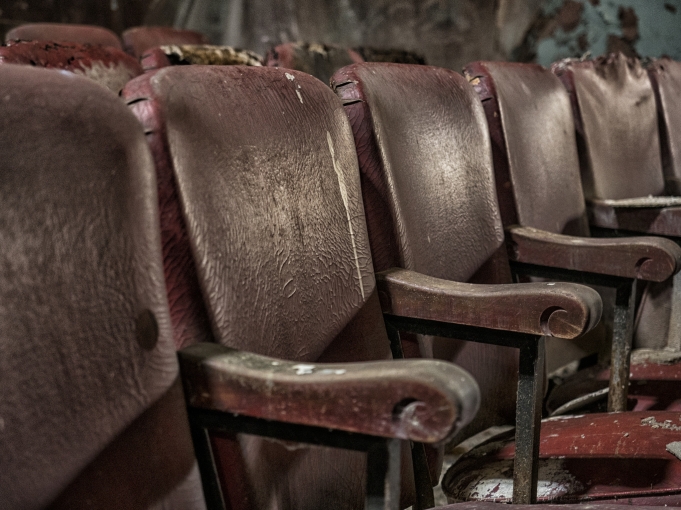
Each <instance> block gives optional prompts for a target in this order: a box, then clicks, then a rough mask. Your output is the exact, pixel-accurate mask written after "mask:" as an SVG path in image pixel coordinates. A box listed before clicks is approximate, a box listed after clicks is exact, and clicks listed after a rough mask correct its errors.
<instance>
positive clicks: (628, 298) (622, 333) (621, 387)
mask: <svg viewBox="0 0 681 510" xmlns="http://www.w3.org/2000/svg"><path fill="white" fill-rule="evenodd" d="M635 301H636V280H630V281H628V282H626V283H622V284H621V285H619V286H618V287H617V294H616V297H615V318H614V326H613V332H612V355H611V360H610V392H609V394H608V412H611V413H612V412H623V411H626V410H627V396H628V394H629V367H630V362H631V342H632V337H633V334H634V308H635V305H636V303H635Z"/></svg>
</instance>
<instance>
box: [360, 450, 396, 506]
mask: <svg viewBox="0 0 681 510" xmlns="http://www.w3.org/2000/svg"><path fill="white" fill-rule="evenodd" d="M400 443H401V441H400V440H399V439H385V440H384V441H377V442H376V443H375V444H374V445H372V446H371V447H369V450H368V451H367V489H366V491H367V494H366V500H365V503H364V508H365V510H393V509H395V510H396V509H398V508H399V505H400Z"/></svg>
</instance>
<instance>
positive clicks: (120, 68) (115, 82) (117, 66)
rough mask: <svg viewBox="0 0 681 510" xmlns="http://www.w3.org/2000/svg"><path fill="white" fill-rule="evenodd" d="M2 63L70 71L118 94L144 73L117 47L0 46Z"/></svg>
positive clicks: (26, 43)
mask: <svg viewBox="0 0 681 510" xmlns="http://www.w3.org/2000/svg"><path fill="white" fill-rule="evenodd" d="M0 64H23V65H31V66H35V67H45V68H48V69H59V70H64V71H70V72H72V73H75V74H79V75H82V76H86V77H88V78H90V79H91V80H93V81H95V82H97V83H99V84H100V85H103V86H104V87H106V88H108V89H109V90H111V91H112V92H114V93H115V94H118V93H119V92H120V90H121V89H122V88H123V85H125V84H126V83H127V82H129V81H130V80H131V79H132V78H134V77H135V76H139V75H140V74H142V72H143V71H142V67H141V66H140V64H139V62H137V60H135V59H134V58H133V57H131V56H130V55H128V54H126V53H123V52H122V51H121V50H117V49H115V48H107V47H105V46H97V45H89V44H76V43H56V42H46V41H31V42H29V41H19V42H11V43H8V44H7V45H6V46H0Z"/></svg>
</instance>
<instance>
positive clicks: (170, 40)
mask: <svg viewBox="0 0 681 510" xmlns="http://www.w3.org/2000/svg"><path fill="white" fill-rule="evenodd" d="M121 38H122V39H123V47H124V48H125V51H127V52H128V53H130V54H131V55H133V56H134V57H137V58H141V57H142V55H144V52H145V51H147V50H148V49H151V48H155V47H156V46H164V45H168V44H208V38H207V37H206V36H205V35H203V34H202V33H200V32H196V31H194V30H180V29H178V28H172V27H133V28H129V29H127V30H126V31H124V32H123V34H122V35H121Z"/></svg>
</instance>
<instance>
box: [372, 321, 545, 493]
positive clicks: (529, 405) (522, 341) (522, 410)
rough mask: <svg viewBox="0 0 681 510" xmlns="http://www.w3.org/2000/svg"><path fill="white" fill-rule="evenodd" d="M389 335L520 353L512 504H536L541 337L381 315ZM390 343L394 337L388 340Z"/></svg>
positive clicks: (541, 371)
mask: <svg viewBox="0 0 681 510" xmlns="http://www.w3.org/2000/svg"><path fill="white" fill-rule="evenodd" d="M384 319H385V322H386V326H387V328H388V334H389V335H395V332H397V338H399V332H400V331H404V332H409V333H416V334H423V335H433V336H441V337H445V338H456V339H459V340H466V341H470V342H480V343H487V344H493V345H501V346H504V347H514V348H516V349H519V350H520V365H519V370H518V372H519V373H518V394H517V399H518V400H517V405H516V436H515V441H516V455H515V461H514V464H513V504H533V503H536V502H537V483H538V466H539V431H540V429H541V408H542V400H543V396H544V391H543V390H544V351H545V340H544V337H541V336H537V335H530V334H526V333H513V332H507V331H502V330H493V329H485V328H477V327H473V326H461V325H456V324H450V323H444V322H438V321H431V320H426V319H413V318H407V317H400V316H396V315H387V314H384ZM390 338H391V341H392V339H393V338H395V337H394V336H391V337H390Z"/></svg>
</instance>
